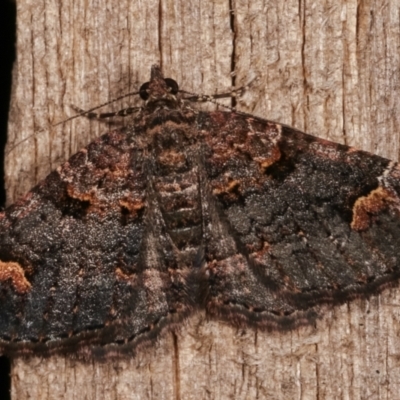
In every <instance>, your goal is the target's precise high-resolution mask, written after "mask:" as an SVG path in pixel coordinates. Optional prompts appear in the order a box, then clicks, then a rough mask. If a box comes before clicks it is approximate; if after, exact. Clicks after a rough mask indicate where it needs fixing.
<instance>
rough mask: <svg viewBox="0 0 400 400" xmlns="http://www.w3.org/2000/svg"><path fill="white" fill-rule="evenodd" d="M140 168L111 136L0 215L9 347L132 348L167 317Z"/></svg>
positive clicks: (123, 138) (3, 326) (2, 312)
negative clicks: (152, 259)
mask: <svg viewBox="0 0 400 400" xmlns="http://www.w3.org/2000/svg"><path fill="white" fill-rule="evenodd" d="M144 166H145V161H144V156H143V154H141V151H140V149H138V148H137V146H135V144H134V143H133V142H132V139H130V136H129V135H127V134H126V132H123V131H119V132H118V131H116V132H111V133H108V134H106V135H104V136H102V137H101V138H99V139H98V140H96V141H94V142H93V143H91V144H90V145H89V146H88V147H86V148H85V149H83V150H81V151H80V152H78V153H77V154H75V155H74V156H73V157H71V159H70V160H68V161H67V162H66V163H65V164H64V165H63V166H61V167H59V168H58V169H57V170H56V171H54V172H52V173H51V174H50V175H49V176H48V177H47V178H46V179H45V180H44V181H43V182H41V183H40V184H39V185H38V186H36V187H35V188H34V189H33V190H32V191H31V192H29V193H28V194H27V195H26V196H25V197H24V198H23V199H21V200H19V201H18V202H17V203H15V204H14V205H12V206H11V207H9V208H8V209H7V210H6V211H5V212H4V213H2V214H1V215H0V281H1V285H0V304H1V307H0V336H1V347H2V348H3V350H5V351H11V350H15V351H18V352H23V353H27V352H29V351H30V349H37V350H43V351H45V352H46V351H49V350H51V348H52V346H53V344H54V345H55V346H56V347H58V348H63V346H65V347H68V346H72V345H74V344H77V343H80V342H81V341H83V342H89V341H94V342H95V343H99V344H106V343H110V342H117V343H125V342H130V341H134V340H136V338H137V337H138V336H140V335H139V334H141V333H144V332H146V331H150V330H151V327H153V326H154V324H155V323H156V322H157V321H158V322H160V321H161V320H162V318H163V317H165V316H166V315H167V313H168V305H167V302H166V299H165V294H164V292H165V290H164V288H163V287H162V283H160V285H159V287H157V284H156V283H157V282H162V279H161V278H160V277H159V276H156V275H160V274H162V271H161V269H159V270H158V271H156V270H152V269H147V268H146V262H147V260H146V243H144V242H145V241H146V240H148V239H149V237H148V235H147V233H146V224H145V217H144V215H145V213H147V210H146V208H147V207H146V201H147V199H146V198H145V196H146V185H147V178H146V171H145V169H146V168H145V167H144ZM159 278H160V279H159ZM152 304H153V306H152ZM160 324H161V323H160ZM161 325H162V324H161ZM69 338H70V339H69Z"/></svg>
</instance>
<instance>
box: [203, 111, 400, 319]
mask: <svg viewBox="0 0 400 400" xmlns="http://www.w3.org/2000/svg"><path fill="white" fill-rule="evenodd" d="M199 127H200V131H201V136H202V139H203V141H204V151H203V152H204V165H205V170H206V174H207V177H208V180H209V182H210V183H209V192H210V193H211V194H212V197H213V203H215V208H216V209H218V210H219V215H220V216H219V220H220V221H224V226H225V231H226V232H225V235H229V237H230V238H231V239H232V243H234V244H233V245H231V247H230V250H229V251H228V253H227V254H224V255H221V252H218V250H217V248H218V247H223V246H224V245H223V244H221V242H219V244H215V242H214V244H209V245H208V250H207V252H206V258H207V261H208V264H209V270H210V285H211V288H210V291H209V297H208V300H207V301H208V303H207V307H208V309H209V310H211V312H213V313H216V314H222V315H226V316H227V317H228V318H230V319H238V320H246V321H253V322H255V323H256V324H257V325H269V324H272V325H274V324H278V325H289V326H291V325H293V324H296V323H298V322H299V321H301V320H302V319H303V317H306V318H308V317H310V316H315V315H316V314H315V313H314V310H313V307H315V306H317V305H319V304H320V303H327V302H328V303H329V302H331V303H333V302H340V301H344V300H346V299H349V298H351V297H353V296H357V295H358V294H360V293H365V294H370V293H372V292H374V291H376V290H377V289H379V288H380V287H382V285H384V284H385V283H388V282H392V281H394V280H396V279H397V278H398V276H399V261H398V249H399V248H400V219H399V209H400V201H399V198H398V192H399V176H400V172H399V169H398V167H397V166H396V165H395V164H394V163H390V162H389V161H388V160H385V159H383V158H381V157H378V156H374V155H372V154H369V153H366V152H362V151H356V150H354V149H352V148H349V147H347V146H343V145H338V144H335V143H332V142H329V141H325V140H321V139H317V138H315V137H312V136H310V135H307V134H304V133H302V132H299V131H295V130H293V129H291V128H287V127H282V126H280V125H278V124H275V123H270V122H267V121H263V120H259V119H256V118H252V117H246V116H243V115H238V114H235V113H223V112H216V113H210V114H205V113H204V114H201V115H200V116H199ZM214 240H215V238H214Z"/></svg>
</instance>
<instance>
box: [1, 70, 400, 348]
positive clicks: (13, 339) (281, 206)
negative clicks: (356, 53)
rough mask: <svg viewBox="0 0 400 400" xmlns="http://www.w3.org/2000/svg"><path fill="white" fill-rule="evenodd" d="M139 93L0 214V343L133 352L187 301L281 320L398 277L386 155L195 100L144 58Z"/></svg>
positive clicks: (225, 314) (399, 185)
mask: <svg viewBox="0 0 400 400" xmlns="http://www.w3.org/2000/svg"><path fill="white" fill-rule="evenodd" d="M140 96H141V98H142V99H143V106H142V107H141V108H140V109H130V110H128V111H129V112H130V113H132V114H133V115H132V123H131V124H129V126H127V127H126V128H123V129H117V130H113V131H110V132H108V133H107V134H105V135H103V136H101V137H100V138H98V139H96V140H95V141H93V142H92V143H90V144H89V145H88V146H87V147H85V148H84V149H82V150H81V151H79V152H78V153H76V154H75V155H73V156H72V157H71V158H70V159H69V160H68V161H66V162H65V163H64V164H63V165H61V166H60V167H58V168H57V169H56V170H55V171H53V172H52V173H51V174H50V175H49V176H48V177H47V178H46V179H44V180H43V181H42V182H40V183H39V184H38V185H37V186H35V187H34V188H33V189H32V190H31V191H30V192H29V193H27V194H26V195H25V196H24V197H23V198H21V199H20V200H18V201H17V202H16V203H15V204H13V205H11V206H10V207H8V208H7V209H6V210H5V211H4V212H2V213H1V214H0V351H1V352H2V353H5V354H12V355H18V354H38V353H39V354H53V353H68V352H75V353H79V352H84V353H85V354H106V353H107V352H125V351H126V352H131V353H133V352H134V351H135V348H136V347H137V345H138V344H139V343H141V342H143V341H149V340H153V339H155V338H157V337H158V336H159V335H160V334H161V332H163V331H164V330H167V329H174V327H176V326H178V325H179V324H180V323H181V322H182V321H183V320H184V319H185V318H187V317H189V316H190V315H191V314H192V313H194V312H197V311H198V310H203V311H204V310H205V312H206V314H207V315H208V316H209V317H210V318H215V319H221V320H224V321H226V322H227V323H230V324H234V325H235V326H251V327H255V328H257V329H293V328H295V327H296V326H299V325H302V324H308V323H313V322H314V321H315V319H316V318H318V317H319V316H321V313H320V306H321V304H332V305H334V304H338V303H342V302H344V301H348V300H351V299H353V298H355V297H360V296H369V295H371V294H374V293H377V292H379V291H380V290H382V288H383V287H385V286H386V285H389V284H393V283H395V282H396V281H397V280H398V278H399V273H400V268H399V256H398V253H399V249H400V217H399V211H400V199H399V191H400V169H399V167H398V165H397V164H396V163H394V162H391V161H389V160H386V159H384V158H381V157H378V156H375V155H372V154H369V153H367V152H363V151H357V150H355V149H353V148H349V147H347V146H344V145H340V144H335V143H332V142H329V141H326V140H321V139H318V138H316V137H313V136H311V135H308V134H306V133H303V132H300V131H298V130H296V129H293V128H290V127H288V126H285V125H281V124H278V123H275V122H271V121H268V120H264V119H260V118H256V117H254V116H251V115H247V114H244V113H239V112H235V111H214V112H205V111H200V110H197V109H196V108H195V107H194V106H193V102H192V101H190V100H194V98H193V96H189V97H188V95H187V93H186V92H184V91H182V90H180V89H179V87H178V85H177V83H176V82H175V81H174V80H172V79H169V78H167V79H165V78H164V77H163V74H162V72H161V70H160V68H159V67H158V66H156V65H155V66H153V67H152V68H151V78H150V81H149V82H147V83H145V84H144V85H142V87H141V89H140Z"/></svg>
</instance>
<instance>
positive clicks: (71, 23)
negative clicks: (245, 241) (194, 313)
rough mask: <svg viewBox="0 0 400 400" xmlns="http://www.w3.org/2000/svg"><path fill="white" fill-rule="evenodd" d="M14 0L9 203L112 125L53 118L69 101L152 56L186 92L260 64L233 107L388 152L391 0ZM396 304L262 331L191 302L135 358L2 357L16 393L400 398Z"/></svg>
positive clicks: (372, 304)
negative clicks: (208, 315)
mask: <svg viewBox="0 0 400 400" xmlns="http://www.w3.org/2000/svg"><path fill="white" fill-rule="evenodd" d="M17 8H18V33H17V35H18V41H17V51H18V56H17V63H16V65H15V69H14V82H13V84H14V89H13V99H12V105H11V112H10V125H9V145H8V154H7V160H6V167H7V185H8V202H9V203H11V202H12V201H14V200H15V199H16V197H17V196H18V195H20V194H22V193H24V192H26V191H27V190H28V189H29V188H31V187H32V186H33V184H34V183H36V182H38V180H40V179H41V178H43V177H44V176H45V175H47V173H48V172H49V171H50V170H51V169H53V168H55V167H56V166H57V165H58V164H59V163H61V162H62V161H64V160H66V159H67V158H68V157H69V156H70V155H71V154H73V153H74V152H75V151H76V150H78V149H79V148H80V147H82V146H84V145H86V144H87V143H88V142H90V141H91V140H92V139H93V138H94V137H96V136H98V135H99V134H100V133H102V132H105V131H107V129H108V127H107V125H106V124H104V123H103V124H99V123H97V122H93V121H92V122H90V121H88V120H85V119H84V118H80V119H77V120H74V121H71V122H69V123H67V124H65V125H60V126H57V127H53V126H52V124H54V123H56V122H58V121H61V120H63V119H65V118H66V117H67V116H69V115H71V114H72V111H71V109H70V108H69V105H70V104H75V105H77V106H80V107H83V108H90V107H91V106H94V105H97V104H100V103H103V102H105V101H107V100H109V99H112V98H114V97H116V96H118V95H120V94H122V93H125V92H128V91H132V90H134V89H136V88H138V86H139V84H140V83H141V82H144V81H146V80H147V79H148V76H149V68H150V65H151V64H153V63H160V64H161V65H162V68H163V70H164V72H165V74H166V76H170V77H173V78H175V79H176V80H177V81H178V82H179V83H180V85H181V87H182V88H185V89H186V90H189V91H194V92H197V93H199V92H202V93H208V94H212V93H215V92H216V91H218V92H223V91H226V89H227V88H229V87H230V86H231V85H232V83H235V84H236V85H237V86H240V85H241V84H244V83H246V82H247V81H249V80H250V79H251V78H253V77H254V76H258V77H259V80H258V81H257V84H254V85H252V86H251V88H250V89H249V90H248V92H247V93H246V94H245V96H244V97H243V98H242V99H241V100H240V101H239V108H240V109H242V110H247V111H249V112H252V113H254V114H256V115H260V116H264V117H266V118H269V119H272V120H276V121H280V122H284V123H286V124H289V125H293V126H295V127H297V128H299V129H301V130H304V131H307V132H309V133H313V134H315V135H316V136H320V137H325V138H329V139H332V140H335V141H338V142H342V143H346V144H349V145H352V146H356V147H358V148H362V149H364V150H369V151H372V152H374V153H377V154H380V155H383V156H386V157H388V158H392V159H395V160H397V159H398V157H399V144H400V140H399V134H400V130H399V125H400V112H399V111H400V110H399V108H400V102H399V101H398V99H399V98H400V85H399V76H400V75H399V68H400V49H399V46H400V24H399V20H400V4H399V2H398V1H397V0H383V1H372V0H365V1H364V0H363V1H362V2H361V1H357V0H339V1H338V0H320V1H318V2H315V1H305V0H287V1H281V0H269V1H268V0H264V1H261V0H254V1H250V0H249V1H247V2H246V1H244V0H231V1H228V0H225V1H221V0H214V1H207V0H206V1H204V0H197V1H196V0H180V1H172V0H158V1H155V0H146V1H130V0H95V1H92V2H88V1H83V0H63V1H62V2H61V1H58V0H34V1H33V0H17ZM233 70H234V71H235V75H231V73H232V72H233ZM126 104H127V101H123V102H119V103H116V104H113V105H112V108H113V109H119V108H122V107H123V106H125V105H126ZM26 138H27V139H26ZM25 139H26V140H25ZM21 141H22V142H21ZM399 306H400V292H399V289H396V288H394V289H388V290H386V291H385V292H384V293H383V294H382V295H380V296H376V297H373V298H371V299H370V300H369V301H362V300H359V301H355V302H352V303H350V304H345V305H343V306H341V307H338V308H336V309H334V310H327V311H326V313H325V318H324V319H323V320H322V321H319V322H318V323H317V325H316V327H308V328H303V329H300V330H297V331H294V332H290V333H273V334H271V333H262V332H254V331H252V330H248V331H246V332H244V331H241V330H237V329H233V328H231V327H229V326H227V325H224V324H221V323H218V322H215V321H208V320H206V319H205V318H204V316H201V315H200V316H198V317H197V318H194V319H192V320H190V321H188V324H187V326H185V327H183V328H182V330H181V332H179V333H177V334H176V335H173V334H169V335H166V336H165V337H164V338H162V339H161V340H160V341H159V343H158V344H157V346H154V347H153V348H150V349H145V350H144V351H143V352H141V354H140V355H139V356H138V357H136V358H135V359H132V360H125V361H119V362H112V363H111V362H110V363H106V364H104V363H103V364H100V363H96V362H91V363H87V364H85V363H82V362H80V361H76V360H73V359H71V358H62V357H53V358H51V359H40V358H35V359H31V360H22V359H18V360H13V363H12V396H13V397H12V398H13V399H19V400H23V399H27V398H37V399H39V398H40V399H147V398H149V399H150V398H157V399H158V398H160V399H172V398H175V399H191V398H193V399H209V398H210V399H211V398H213V399H256V398H257V399H261V398H266V399H365V398H368V399H396V398H398V396H399V393H400V361H399V360H400V339H399V338H400V307H399Z"/></svg>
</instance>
